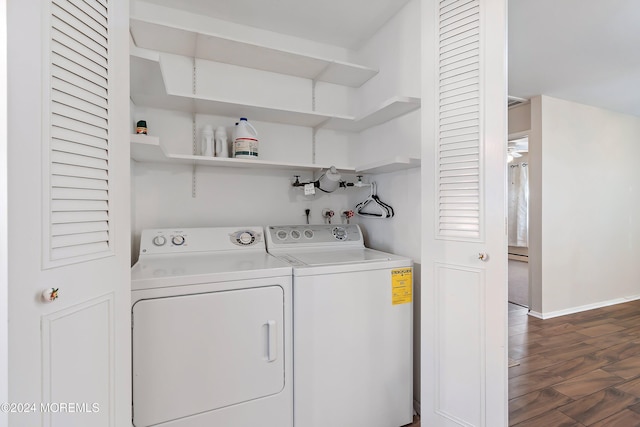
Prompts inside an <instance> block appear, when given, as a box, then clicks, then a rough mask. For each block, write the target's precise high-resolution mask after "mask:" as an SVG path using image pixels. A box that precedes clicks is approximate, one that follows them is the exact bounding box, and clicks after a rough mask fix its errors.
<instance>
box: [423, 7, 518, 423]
mask: <svg viewBox="0 0 640 427" xmlns="http://www.w3.org/2000/svg"><path fill="white" fill-rule="evenodd" d="M422 5H423V10H422V13H423V46H422V49H423V50H422V55H423V60H422V65H423V81H422V87H423V103H422V109H423V162H422V177H423V179H422V184H423V230H424V233H423V251H422V262H423V267H422V268H423V270H422V274H423V277H422V284H423V285H422V286H423V288H422V360H421V361H422V367H421V369H422V377H421V387H422V395H421V397H422V401H421V409H422V420H423V421H422V422H423V423H424V424H425V425H429V426H435V427H437V426H486V427H500V426H506V425H507V424H508V417H507V376H506V373H507V348H506V344H507V333H506V331H507V323H506V322H507V303H506V301H507V276H506V265H507V264H506V263H507V245H506V244H507V236H506V200H505V195H506V177H505V173H506V168H505V164H506V132H507V128H506V116H507V104H506V103H507V94H506V1H505V0H442V1H437V0H424V1H423V2H422Z"/></svg>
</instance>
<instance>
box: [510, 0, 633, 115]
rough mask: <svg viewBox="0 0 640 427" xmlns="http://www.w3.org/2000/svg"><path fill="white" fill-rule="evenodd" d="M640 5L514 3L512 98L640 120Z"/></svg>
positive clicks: (591, 0) (561, 0) (608, 0)
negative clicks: (547, 100)
mask: <svg viewBox="0 0 640 427" xmlns="http://www.w3.org/2000/svg"><path fill="white" fill-rule="evenodd" d="M639 22H640V1H638V0H509V95H511V96H517V97H521V98H530V97H531V96H533V95H539V94H545V95H549V96H553V97H557V98H562V99H566V100H570V101H575V102H579V103H582V104H587V105H593V106H597V107H601V108H605V109H608V110H612V111H618V112H623V113H628V114H633V115H635V116H640V24H639Z"/></svg>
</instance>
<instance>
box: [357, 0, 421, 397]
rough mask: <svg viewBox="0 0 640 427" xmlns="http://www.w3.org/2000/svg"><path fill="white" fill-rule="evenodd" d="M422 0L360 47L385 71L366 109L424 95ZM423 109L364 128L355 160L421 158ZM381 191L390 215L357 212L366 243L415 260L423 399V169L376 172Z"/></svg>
mask: <svg viewBox="0 0 640 427" xmlns="http://www.w3.org/2000/svg"><path fill="white" fill-rule="evenodd" d="M420 16H421V15H420V1H419V0H412V1H411V2H409V3H408V4H407V5H406V6H405V7H404V8H403V9H402V10H401V11H400V12H399V13H398V14H396V16H395V17H393V18H392V19H391V20H389V22H387V24H386V25H385V26H384V27H383V28H382V29H381V30H380V31H378V32H377V33H376V34H375V35H374V36H373V37H372V38H371V39H370V40H369V41H368V42H367V43H366V44H365V45H364V46H363V47H362V48H361V49H360V51H359V52H357V55H356V57H357V59H358V60H359V61H362V62H364V63H374V64H377V66H378V67H379V68H380V73H379V74H378V75H377V76H376V77H374V78H373V79H371V80H370V81H369V82H367V83H365V85H363V87H362V88H361V90H360V91H359V92H358V95H359V99H358V101H357V105H358V106H359V107H357V108H361V109H362V110H366V109H367V106H369V109H370V108H371V106H372V105H373V106H375V105H379V104H381V103H382V102H383V101H384V100H386V99H388V98H390V97H392V96H409V97H417V98H419V97H420V96H421V74H420V52H421V50H420V25H421V24H420ZM420 117H421V116H420V111H419V110H417V111H414V112H412V113H409V114H407V115H404V116H402V117H399V118H397V119H395V120H391V121H389V122H387V123H383V124H382V125H379V126H376V127H374V128H371V129H368V130H365V131H363V132H361V133H360V134H359V137H358V140H357V141H356V142H355V143H354V144H351V145H350V148H351V150H350V153H349V156H350V159H351V163H353V164H366V163H372V162H376V161H379V160H382V159H384V158H388V157H389V156H404V157H416V158H419V157H420V149H421V147H420V141H421V125H420ZM367 180H368V181H371V180H373V181H375V182H376V183H377V186H378V196H379V197H380V198H381V200H382V201H384V202H385V203H387V204H389V205H391V206H392V207H393V208H394V211H395V216H394V217H393V218H391V219H371V218H366V217H357V221H358V222H359V223H360V224H361V225H362V227H363V229H364V230H365V234H366V241H367V245H368V246H370V247H372V248H375V249H378V250H382V251H386V252H393V253H397V254H399V255H404V256H407V257H410V258H412V259H413V260H414V263H415V271H414V276H413V277H414V298H413V304H414V313H415V316H414V337H415V340H414V396H415V398H416V399H417V400H418V401H419V400H420V381H419V379H420V363H419V361H420V351H419V350H420V340H419V337H420V244H421V243H420V242H421V233H420V221H421V216H420V205H421V201H420V194H421V192H420V169H419V168H417V169H410V170H406V171H400V172H394V173H387V174H378V175H371V176H368V177H367ZM368 192H369V190H368V189H367V188H363V189H360V190H357V191H355V192H352V193H351V194H352V196H351V201H352V203H351V204H352V205H355V204H356V203H358V202H359V201H361V200H362V199H364V198H366V196H367V195H368V194H369V193H368Z"/></svg>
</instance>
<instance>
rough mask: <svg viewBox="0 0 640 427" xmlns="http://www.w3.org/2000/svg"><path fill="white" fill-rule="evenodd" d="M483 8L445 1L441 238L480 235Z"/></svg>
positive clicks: (468, 1)
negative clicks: (480, 29) (481, 31)
mask: <svg viewBox="0 0 640 427" xmlns="http://www.w3.org/2000/svg"><path fill="white" fill-rule="evenodd" d="M479 12H480V9H479V1H478V0H445V1H442V2H440V28H439V76H440V79H439V88H438V91H437V93H438V96H439V99H438V154H437V155H438V169H439V170H438V174H437V187H436V188H437V197H438V203H437V208H438V212H437V214H438V224H439V225H438V231H437V233H438V236H439V237H440V238H455V239H459V238H467V239H479V238H480V226H481V224H482V221H481V219H482V218H481V216H480V212H481V211H480V202H481V196H482V194H481V188H482V186H481V182H480V176H481V175H480V169H481V153H482V150H481V146H480V131H481V128H480V124H481V122H482V117H481V115H480V83H481V76H480V64H479V58H480V36H479V26H480V13H479Z"/></svg>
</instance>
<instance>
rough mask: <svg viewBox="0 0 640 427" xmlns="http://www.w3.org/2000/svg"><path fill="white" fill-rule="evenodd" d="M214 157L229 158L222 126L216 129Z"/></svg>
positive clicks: (224, 130)
mask: <svg viewBox="0 0 640 427" xmlns="http://www.w3.org/2000/svg"><path fill="white" fill-rule="evenodd" d="M215 141H216V157H229V146H228V145H227V130H226V129H225V128H224V126H218V127H217V128H216V136H215Z"/></svg>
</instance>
